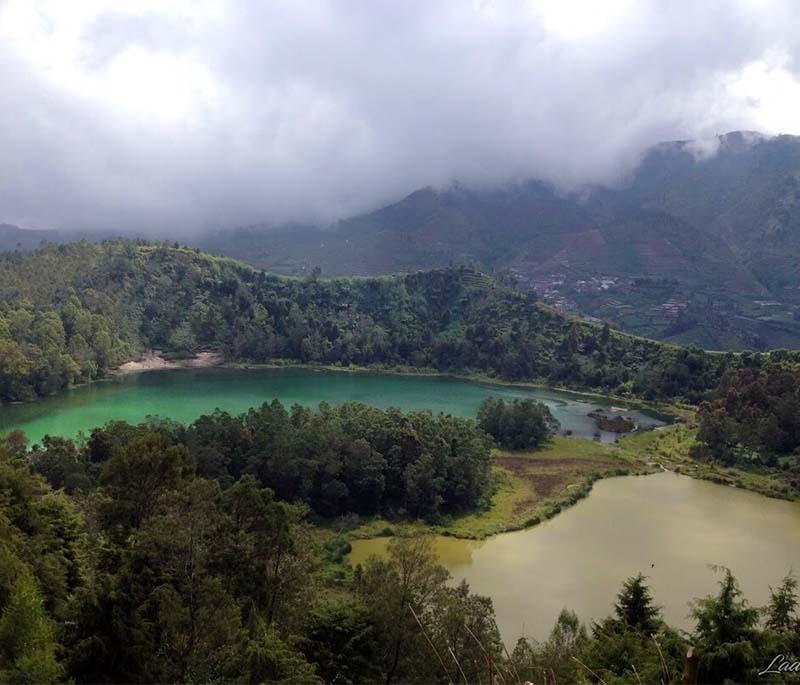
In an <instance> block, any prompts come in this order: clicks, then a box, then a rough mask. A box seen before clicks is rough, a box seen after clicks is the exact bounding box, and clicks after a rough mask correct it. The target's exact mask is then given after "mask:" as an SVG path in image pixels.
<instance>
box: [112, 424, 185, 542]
mask: <svg viewBox="0 0 800 685" xmlns="http://www.w3.org/2000/svg"><path fill="white" fill-rule="evenodd" d="M193 470H194V464H193V462H192V460H191V458H190V456H189V452H188V450H187V449H186V447H184V446H183V445H176V444H174V443H173V442H172V441H171V440H170V439H169V438H168V437H167V436H166V435H164V434H161V433H146V434H143V435H141V436H136V437H134V438H133V439H131V440H130V442H128V443H127V444H125V445H124V446H122V447H120V448H118V449H116V450H115V451H114V452H113V456H112V457H111V458H110V459H109V460H108V461H107V462H106V463H105V464H104V465H103V469H102V471H101V475H100V482H101V483H102V485H103V487H104V489H105V491H106V493H107V494H108V495H109V496H110V499H109V500H108V502H107V504H106V506H105V511H104V519H105V522H106V525H107V526H108V527H109V528H110V529H114V528H119V529H120V530H121V531H123V532H124V531H127V530H129V529H130V528H134V527H137V526H139V525H140V524H141V523H142V521H143V520H144V519H145V518H146V517H147V516H148V515H149V514H150V513H151V512H152V511H153V510H154V508H155V506H156V504H157V502H158V497H159V495H160V494H161V493H163V492H166V491H168V490H172V489H175V488H177V486H178V485H179V484H180V483H181V482H182V481H183V480H184V479H185V478H186V477H187V476H189V475H190V474H191V473H192V471H193Z"/></svg>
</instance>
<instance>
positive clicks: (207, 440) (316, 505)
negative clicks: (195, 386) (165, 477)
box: [29, 400, 491, 520]
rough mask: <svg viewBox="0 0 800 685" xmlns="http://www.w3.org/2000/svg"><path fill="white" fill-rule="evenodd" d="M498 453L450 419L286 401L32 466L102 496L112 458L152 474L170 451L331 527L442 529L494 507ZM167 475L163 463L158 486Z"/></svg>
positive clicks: (107, 441)
mask: <svg viewBox="0 0 800 685" xmlns="http://www.w3.org/2000/svg"><path fill="white" fill-rule="evenodd" d="M490 445H491V440H490V438H489V437H488V436H487V435H486V434H485V433H483V432H481V431H480V430H478V429H477V428H476V426H475V423H474V422H473V421H470V420H468V419H462V418H458V417H453V416H449V415H445V414H438V415H436V416H434V415H432V414H431V413H430V412H411V413H407V414H405V413H403V412H401V411H399V410H397V409H387V410H381V409H376V408H374V407H369V406H367V405H364V404H360V403H357V402H351V403H347V404H343V405H340V406H337V407H330V406H328V405H326V404H325V403H323V404H321V405H320V407H319V409H318V410H317V411H312V410H310V409H307V408H305V407H301V406H299V405H294V406H293V407H291V409H290V410H287V409H286V408H285V407H284V406H283V405H282V404H281V403H280V402H279V401H278V400H274V401H273V402H271V403H267V404H264V405H263V406H261V407H260V408H254V409H250V410H249V411H248V412H247V413H246V414H242V415H241V416H230V415H229V414H227V413H225V412H222V411H219V410H217V411H216V412H214V413H213V414H211V415H206V416H201V417H200V418H198V419H197V420H196V421H195V422H194V423H192V424H191V425H190V426H188V427H184V426H182V425H181V424H178V423H175V422H172V421H161V420H154V421H152V422H150V423H146V424H143V425H140V426H131V425H129V424H127V423H125V422H111V423H109V424H107V425H106V426H104V427H101V428H96V429H94V430H93V431H92V433H91V435H90V437H89V438H88V440H86V441H85V444H82V445H76V444H75V443H74V442H73V441H71V440H66V439H63V438H56V437H46V438H45V439H44V440H43V444H42V445H41V446H38V445H35V446H34V447H33V449H32V451H31V453H30V455H29V456H30V459H31V460H32V462H33V464H34V466H35V468H36V469H37V470H38V471H39V472H40V473H41V474H42V475H43V476H45V478H47V480H48V481H49V483H50V485H52V486H53V487H54V488H64V489H65V490H66V491H67V492H70V493H78V492H84V493H85V492H91V491H93V490H94V488H96V487H97V485H98V483H99V482H100V480H102V474H103V468H104V466H103V465H104V464H106V463H107V462H108V461H109V460H111V459H112V457H115V456H116V458H117V459H118V461H120V462H121V461H125V462H126V463H130V464H133V463H134V462H136V463H137V464H142V463H143V462H145V461H146V460H148V459H150V458H151V456H152V457H153V458H154V459H157V458H158V455H154V454H153V453H154V452H159V453H160V452H161V451H164V450H167V451H171V452H175V453H176V454H179V455H181V459H183V460H186V459H191V461H192V463H193V464H194V469H195V471H196V473H197V475H198V476H200V477H203V478H209V479H214V480H217V481H219V482H220V483H221V484H223V485H229V484H231V483H234V482H236V481H238V480H239V479H240V478H241V477H243V476H245V475H247V476H250V477H252V478H254V479H255V482H256V484H257V485H258V487H260V488H264V487H268V488H270V489H271V490H272V491H273V492H274V493H275V495H276V496H277V497H279V498H280V499H282V500H286V501H292V502H302V503H304V504H307V505H308V506H309V507H310V508H311V510H313V511H314V512H315V513H317V514H319V515H320V516H327V517H331V516H337V515H341V514H345V513H351V512H352V513H356V514H366V515H369V514H378V513H380V514H383V515H386V516H410V517H413V518H425V519H429V520H432V519H436V518H437V517H439V516H441V515H447V514H454V513H458V512H460V511H464V510H468V509H474V508H476V507H479V506H481V505H483V504H486V503H487V502H488V498H489V496H490V494H491V492H490V490H491V482H490V473H489V471H490V455H489V447H490ZM123 455H124V456H123ZM137 468H138V466H137ZM159 469H160V467H156V466H155V463H154V464H153V472H154V475H155V474H157V473H158V472H159ZM153 487H156V484H153ZM137 496H138V497H141V499H142V504H141V506H146V505H147V503H148V502H150V501H151V499H152V496H151V493H150V492H149V491H148V488H144V487H142V488H140V491H139V493H138V495H137ZM139 506H140V505H136V507H134V508H136V509H137V510H138V508H139Z"/></svg>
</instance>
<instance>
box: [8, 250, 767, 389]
mask: <svg viewBox="0 0 800 685" xmlns="http://www.w3.org/2000/svg"><path fill="white" fill-rule="evenodd" d="M148 348H151V349H159V350H162V351H163V352H164V353H166V354H169V355H176V356H180V355H186V354H189V353H191V352H193V351H196V350H200V349H214V350H218V351H220V352H222V353H223V354H224V356H225V359H227V360H228V361H251V362H269V361H273V360H276V359H286V360H294V361H298V362H313V363H326V364H340V365H344V366H347V365H351V364H358V365H368V364H376V365H378V364H379V365H389V366H398V365H401V366H410V367H418V368H434V369H437V370H440V371H462V372H464V371H476V372H482V373H486V374H490V375H495V376H498V377H502V378H506V379H517V380H520V379H525V380H533V381H540V382H545V383H549V384H556V385H567V386H572V387H579V388H589V389H596V390H602V391H606V392H614V393H618V394H625V395H636V396H641V397H644V398H647V399H661V398H683V399H685V400H688V401H691V402H697V401H699V400H701V399H702V398H703V396H704V395H705V393H706V392H707V391H708V390H710V389H713V388H715V387H716V386H717V384H718V382H719V379H720V378H721V376H722V374H723V373H724V372H725V371H726V370H728V369H731V368H738V367H741V366H748V365H750V364H752V363H760V362H759V360H760V359H761V358H760V357H759V356H758V355H753V354H749V353H745V354H743V355H733V354H725V355H722V354H713V353H706V352H703V351H702V350H700V349H697V348H683V347H676V346H670V345H666V344H663V343H658V342H654V341H650V340H646V339H643V338H637V337H633V336H630V335H626V334H622V333H619V332H617V331H614V330H611V329H609V327H608V326H607V325H606V326H601V325H596V324H593V323H588V322H582V321H577V320H573V319H570V318H567V317H564V316H563V315H560V314H558V313H556V312H554V311H553V310H551V309H549V308H547V307H545V306H543V305H541V304H539V303H537V301H536V299H535V296H534V295H533V294H531V293H523V292H520V291H517V290H515V289H513V288H511V287H508V286H505V285H503V284H501V283H499V282H497V281H495V280H492V279H491V278H490V277H489V276H487V275H485V274H481V273H479V272H476V271H473V270H471V269H468V268H452V269H444V270H439V271H429V272H420V273H415V274H409V275H401V276H392V277H383V278H370V279H356V278H351V279H336V280H331V281H323V280H320V279H318V278H317V277H316V276H315V275H312V276H311V277H309V278H306V279H302V280H300V279H293V278H288V277H279V276H274V275H269V274H266V273H264V272H261V271H257V270H255V269H252V268H250V267H248V266H245V265H243V264H241V263H238V262H235V261H233V260H229V259H222V258H216V257H212V256H210V255H207V254H204V253H201V252H198V251H196V250H189V249H186V248H180V247H177V246H175V245H172V246H169V245H163V244H159V245H155V244H145V243H137V242H132V241H112V242H106V243H103V244H101V245H94V244H89V243H75V244H65V245H57V246H47V247H45V248H43V249H41V250H39V251H36V252H33V253H6V254H3V255H0V399H2V400H4V401H10V400H24V399H32V398H34V397H36V396H37V395H43V394H47V393H49V392H52V391H55V390H58V389H61V388H64V387H66V386H68V385H70V384H71V383H74V382H78V381H82V380H86V379H90V378H96V377H98V376H101V375H103V374H105V373H107V372H108V371H109V370H110V369H112V368H114V366H115V365H116V364H118V363H119V362H120V361H123V360H126V359H131V358H134V357H136V356H137V355H138V354H139V353H141V351H142V350H144V349H148Z"/></svg>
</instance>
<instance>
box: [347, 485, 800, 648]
mask: <svg viewBox="0 0 800 685" xmlns="http://www.w3.org/2000/svg"><path fill="white" fill-rule="evenodd" d="M434 542H435V547H436V551H437V554H438V555H439V558H440V560H441V561H442V563H443V564H444V565H445V566H447V568H448V569H449V570H450V572H451V573H452V575H453V578H454V580H455V581H460V580H461V579H462V578H465V579H466V580H467V581H468V582H469V584H470V586H471V587H472V589H473V590H474V591H475V592H478V593H480V594H484V595H488V596H489V597H491V598H492V600H493V601H494V607H495V612H496V614H497V621H498V625H499V627H500V631H501V633H502V635H503V638H504V640H505V641H506V643H507V644H508V645H509V647H511V646H513V644H514V643H515V642H516V640H517V638H518V637H519V636H520V635H527V636H529V637H534V638H536V639H544V638H546V637H547V634H548V633H549V631H550V629H551V628H552V626H553V624H554V623H555V620H556V618H557V617H558V614H559V612H560V611H561V609H562V608H563V607H565V606H566V607H569V608H571V609H573V610H575V611H576V612H577V613H578V616H579V617H580V618H581V619H582V620H583V621H585V622H587V623H588V622H589V621H590V620H592V619H600V618H603V617H605V616H607V615H608V614H609V613H610V612H611V611H612V604H613V602H614V600H615V598H616V593H617V592H618V591H619V589H620V586H621V584H622V581H623V580H624V579H625V578H627V577H629V576H632V575H635V574H636V573H638V572H640V571H641V572H642V573H644V574H645V575H647V576H648V577H649V582H650V584H651V586H652V588H653V590H654V594H655V600H656V603H657V604H659V605H661V606H663V608H664V616H665V618H666V619H667V621H668V622H669V623H671V624H672V625H675V626H678V627H681V628H684V629H690V628H692V627H693V623H692V621H691V620H690V619H689V618H688V615H689V606H688V604H687V602H688V601H689V600H691V599H692V598H694V597H698V596H701V595H704V594H708V593H709V592H712V591H714V590H716V585H715V583H716V582H717V581H718V580H719V579H720V577H721V576H720V574H718V573H714V571H712V569H711V568H710V567H709V565H712V564H716V565H722V566H727V567H729V568H730V569H731V570H732V571H733V573H734V575H736V576H737V577H738V579H739V581H740V582H741V586H742V589H743V591H744V593H745V596H746V597H747V598H748V599H750V600H751V601H752V602H753V603H754V604H755V605H764V604H766V602H767V601H768V599H769V586H770V585H772V586H773V587H774V586H776V585H777V584H778V583H779V582H780V580H781V578H782V577H783V576H784V575H786V573H787V572H788V571H789V570H790V569H798V570H800V544H799V543H800V504H798V503H796V502H784V501H781V500H774V499H769V498H766V497H763V496H761V495H757V494H754V493H751V492H746V491H743V490H736V489H734V488H731V487H725V486H721V485H716V484H714V483H709V482H705V481H700V480H694V479H691V478H689V477H687V476H680V475H676V474H673V473H660V474H656V475H652V476H638V477H637V476H627V477H621V478H610V479H607V480H603V481H600V482H598V483H596V484H595V486H594V489H593V490H592V494H591V495H590V496H589V497H588V498H587V499H584V500H582V501H580V502H579V503H578V504H576V505H575V506H574V507H572V508H570V509H568V510H566V511H564V512H562V513H561V514H559V515H558V516H556V517H555V518H554V519H551V520H550V521H547V522H546V523H543V524H541V525H539V526H537V527H536V528H531V529H528V530H524V531H519V532H514V533H503V534H501V535H498V536H495V537H493V538H489V539H488V540H484V541H470V540H457V539H455V538H449V537H436V538H434ZM386 544H387V539H386V538H376V539H373V540H358V541H355V542H354V543H353V552H352V554H351V555H350V560H351V563H354V564H355V563H359V562H363V561H364V560H365V559H366V558H367V557H368V556H369V555H370V554H375V553H378V554H380V553H382V552H383V551H384V550H385V549H386Z"/></svg>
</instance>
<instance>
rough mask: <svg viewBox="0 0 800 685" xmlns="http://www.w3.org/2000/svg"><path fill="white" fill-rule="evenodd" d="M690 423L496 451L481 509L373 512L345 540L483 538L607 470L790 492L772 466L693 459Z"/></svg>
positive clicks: (531, 519)
mask: <svg viewBox="0 0 800 685" xmlns="http://www.w3.org/2000/svg"><path fill="white" fill-rule="evenodd" d="M695 436H696V428H695V427H694V426H693V425H692V424H691V423H688V424H687V423H677V424H674V425H672V426H667V427H663V428H660V429H656V430H650V431H645V432H642V433H635V434H633V435H630V436H627V437H623V438H620V440H619V441H618V442H617V443H616V444H607V443H600V442H597V441H594V440H583V439H578V438H566V437H561V436H555V437H553V439H552V440H551V441H550V442H549V443H548V444H547V445H546V446H545V447H544V448H543V449H540V450H536V451H531V452H510V451H504V450H494V452H493V457H494V463H493V465H492V474H493V477H494V492H493V495H492V498H491V503H490V505H489V506H488V507H486V508H485V509H482V510H477V511H474V512H471V513H468V514H463V515H461V516H455V517H452V518H450V519H447V520H445V521H442V522H440V523H438V524H428V523H426V522H424V521H400V522H398V521H388V520H386V519H382V518H374V519H370V520H368V521H364V522H361V523H360V524H359V525H357V526H356V527H355V528H353V529H352V530H351V531H350V532H349V537H350V538H351V539H355V538H369V537H377V536H385V535H397V534H411V533H418V532H425V533H433V534H439V535H450V536H453V537H459V538H469V539H482V538H485V537H489V536H491V535H496V534H498V533H504V532H508V531H512V530H520V529H522V528H529V527H531V526H535V525H537V524H539V523H540V522H542V521H544V520H546V519H548V518H552V517H553V516H555V515H557V514H558V513H559V512H561V511H562V510H563V509H565V508H566V507H569V506H571V505H573V504H575V503H576V502H578V501H579V500H581V499H582V498H584V497H586V496H587V495H588V494H589V493H590V492H591V489H592V484H593V483H594V482H595V481H597V480H599V479H601V478H607V477H609V476H616V475H644V474H649V473H656V472H658V471H660V470H661V469H667V470H670V471H675V472H678V473H684V474H686V475H688V476H691V477H693V478H701V479H703V480H709V481H712V482H715V483H719V484H721V485H729V486H732V487H738V488H743V489H747V490H752V491H754V492H757V493H759V494H762V495H766V496H768V497H778V498H784V499H790V498H791V492H790V491H788V490H787V486H786V485H785V484H784V483H782V482H781V481H780V476H779V475H778V474H776V473H775V472H774V471H773V472H770V471H766V470H765V471H763V472H760V471H749V470H748V471H745V470H742V469H736V468H728V467H725V466H722V465H719V464H710V463H701V462H697V461H694V460H692V459H691V457H690V456H689V450H690V449H691V447H692V445H694V443H695V439H696V437H695Z"/></svg>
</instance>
